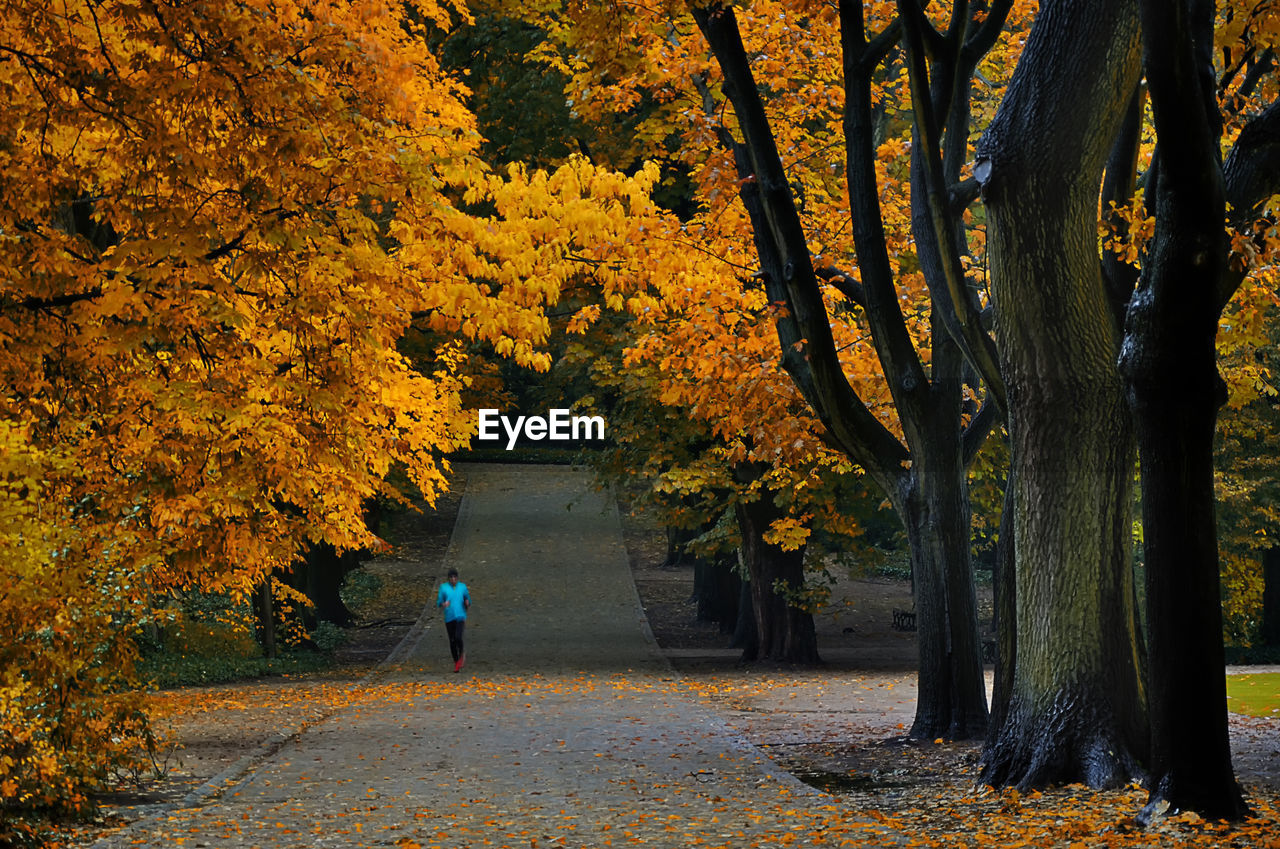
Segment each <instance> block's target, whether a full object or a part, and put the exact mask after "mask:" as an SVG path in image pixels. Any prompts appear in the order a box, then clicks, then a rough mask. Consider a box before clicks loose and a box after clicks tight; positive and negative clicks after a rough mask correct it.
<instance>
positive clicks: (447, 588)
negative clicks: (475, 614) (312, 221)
mask: <svg viewBox="0 0 1280 849" xmlns="http://www.w3.org/2000/svg"><path fill="white" fill-rule="evenodd" d="M446 601H447V602H449V606H448V607H445V608H444V621H446V622H452V621H453V620H455V619H466V618H467V608H468V607H470V606H471V593H469V592H467V585H466V584H464V583H462V582H461V581H459V582H458V583H457V584H456V585H455V584H450V583H449V582H448V581H445V582H444V583H443V584H441V585H440V592H439V594H438V595H437V596H436V607H444V603H445V602H446Z"/></svg>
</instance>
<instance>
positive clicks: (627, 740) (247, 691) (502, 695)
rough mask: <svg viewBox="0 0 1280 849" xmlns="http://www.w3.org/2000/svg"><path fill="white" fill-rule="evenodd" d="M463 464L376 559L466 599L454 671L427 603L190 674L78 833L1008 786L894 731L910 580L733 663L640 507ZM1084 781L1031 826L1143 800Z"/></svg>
mask: <svg viewBox="0 0 1280 849" xmlns="http://www.w3.org/2000/svg"><path fill="white" fill-rule="evenodd" d="M467 472H468V477H469V480H468V484H467V497H466V499H465V500H464V501H463V503H462V506H461V509H460V510H459V511H458V517H457V522H456V526H455V528H454V533H453V536H452V539H451V542H450V544H449V547H448V550H447V552H440V551H437V552H436V555H435V556H431V557H425V558H424V556H423V553H424V552H429V551H431V550H432V548H433V546H434V547H436V548H439V547H440V545H439V544H438V543H433V542H432V539H435V540H437V541H438V540H439V539H440V537H439V534H438V533H437V534H435V536H434V537H433V536H432V534H431V533H428V532H426V531H424V530H423V529H422V528H416V529H415V528H410V529H409V530H410V533H409V534H407V535H404V537H403V538H404V542H405V544H404V545H403V546H402V547H401V549H400V550H399V551H398V553H397V555H396V556H395V557H394V558H392V561H393V562H383V563H382V564H380V568H382V569H383V571H384V572H386V574H387V575H389V576H396V575H398V576H399V577H400V578H402V579H403V581H402V584H403V591H402V595H403V598H402V599H401V600H400V603H401V604H402V605H410V606H412V605H419V604H421V602H422V601H423V598H427V597H430V596H431V594H432V590H431V589H430V588H431V587H434V585H435V583H436V582H438V580H439V579H440V577H442V576H443V572H444V568H445V567H446V565H455V566H457V567H458V568H459V569H460V571H461V572H462V576H463V579H464V580H465V581H466V582H468V583H469V584H470V585H471V587H472V592H473V596H474V598H475V608H474V610H473V614H472V617H471V620H470V623H469V634H468V657H469V663H468V666H467V668H466V669H465V670H464V671H463V672H462V673H461V674H458V675H454V674H453V673H452V671H451V670H452V664H451V662H450V660H449V656H448V649H447V645H446V642H445V638H444V635H443V633H442V632H443V628H442V625H441V624H440V622H439V620H438V618H436V617H435V616H434V614H433V612H431V611H430V610H428V613H427V615H425V616H424V617H423V618H422V619H421V620H419V622H418V623H417V625H416V626H415V628H414V629H413V631H412V632H411V633H410V634H409V636H408V637H407V638H406V639H405V640H404V641H403V642H401V644H400V646H399V648H398V649H396V650H395V651H393V652H392V657H391V660H392V661H393V663H392V664H390V665H386V666H384V667H383V668H382V669H381V670H380V671H379V672H378V673H377V674H375V675H373V676H370V675H366V674H364V672H363V671H362V670H361V669H360V668H359V667H353V668H350V669H346V670H339V671H338V672H337V673H335V674H334V675H331V676H329V677H328V678H327V679H320V680H315V679H311V680H302V681H286V682H259V683H255V684H250V685H241V686H237V687H227V688H211V689H202V690H193V691H188V692H186V693H183V694H181V695H180V696H179V697H178V698H179V699H186V700H188V704H187V705H186V710H185V712H184V713H183V715H184V717H185V719H184V721H185V723H186V724H185V726H183V727H182V728H180V729H179V730H180V735H179V736H181V737H183V739H185V740H187V741H188V743H189V744H190V743H191V742H195V743H196V746H197V750H198V751H197V753H196V757H195V758H194V766H193V767H188V768H186V769H185V770H184V772H183V773H182V774H181V775H179V776H177V778H178V780H176V781H171V782H169V783H168V785H167V787H168V789H167V790H165V791H163V792H161V793H159V794H156V793H152V794H151V795H150V796H149V797H148V798H146V799H140V800H138V804H135V805H132V806H125V807H124V808H121V809H120V811H121V813H122V815H123V816H124V818H125V819H126V820H130V821H132V823H133V824H132V825H130V826H129V827H127V828H125V829H124V830H122V831H119V832H116V833H114V834H111V835H108V836H107V837H104V838H101V839H99V840H98V841H97V842H96V843H93V842H92V841H88V842H87V843H85V844H82V845H88V844H89V843H92V845H93V846H94V847H95V849H108V847H125V846H172V845H184V846H219V847H222V846H225V847H229V848H230V849H237V847H249V846H263V847H274V846H280V847H293V846H298V847H303V846H306V847H312V846H315V847H321V846H403V847H409V848H410V849H412V847H415V846H417V847H425V846H440V847H444V846H468V847H470V846H485V845H488V846H499V847H503V846H505V847H522V849H523V847H534V846H546V845H552V846H569V847H604V846H622V845H648V846H685V845H708V846H720V847H746V846H751V845H756V844H757V843H759V844H762V845H770V846H774V845H779V844H782V843H791V842H794V843H795V844H796V845H818V844H819V843H820V844H822V845H842V841H847V843H844V844H843V845H859V846H860V845H880V844H883V843H890V844H892V843H895V842H896V840H897V838H896V837H895V835H897V834H901V833H903V830H904V829H908V828H909V829H910V830H911V832H912V833H913V834H915V835H917V836H919V835H920V834H931V835H932V834H936V835H938V839H939V840H943V839H945V838H946V835H947V834H951V835H952V836H953V837H954V836H956V835H958V836H959V838H961V839H962V841H963V839H964V837H965V835H966V834H967V833H968V832H969V830H970V829H972V828H973V825H965V824H963V821H962V820H961V819H959V817H961V814H959V813H956V811H958V810H961V809H964V810H967V811H969V814H968V815H970V816H974V817H978V818H979V819H980V820H982V821H991V816H990V815H991V814H993V813H1003V812H1005V811H1006V810H1007V803H1006V802H1005V801H1001V800H999V799H997V800H988V801H986V802H981V801H979V802H977V803H974V802H973V801H972V798H973V776H974V765H975V761H976V757H977V753H978V749H977V746H976V745H974V744H937V743H932V742H925V743H921V742H908V741H904V740H902V739H901V735H902V733H903V731H904V730H905V729H906V727H907V726H909V724H910V721H911V717H912V712H913V709H914V701H915V681H914V674H913V673H912V672H911V671H910V666H911V660H912V657H913V655H914V644H913V642H912V635H910V634H904V633H902V632H894V631H892V630H891V629H890V628H888V622H889V618H890V611H891V608H892V607H894V606H900V605H905V604H906V603H907V600H908V599H909V591H908V589H907V588H906V587H905V585H902V584H895V583H894V582H874V581H870V582H868V581H851V582H847V583H846V584H845V585H843V586H842V587H840V588H839V590H838V593H837V599H839V600H841V601H840V602H839V603H838V605H837V607H836V608H835V612H834V613H831V614H829V615H828V616H826V617H824V618H822V619H820V621H819V634H820V641H821V646H822V651H823V653H824V655H825V656H826V658H827V659H828V661H830V663H829V664H828V666H827V667H826V668H823V669H821V670H814V671H801V670H788V669H760V668H750V669H747V668H742V667H739V666H738V665H737V663H736V652H734V651H731V650H726V649H725V648H724V637H722V636H721V635H720V634H719V633H718V632H717V631H716V629H715V628H714V626H701V625H698V624H697V623H694V622H693V621H692V620H693V613H694V610H693V606H692V605H691V604H690V603H689V602H688V597H689V591H690V589H691V580H692V575H691V573H690V571H689V570H687V569H662V568H660V567H659V566H658V563H659V561H660V559H661V554H660V552H659V551H658V549H659V548H660V535H659V534H657V533H656V531H655V529H653V528H647V529H646V528H644V527H643V526H642V525H639V524H637V523H635V522H632V521H630V520H629V521H628V522H627V533H626V537H625V545H624V542H623V534H622V529H621V527H620V520H619V516H618V514H617V511H616V508H615V507H614V505H613V503H612V502H611V501H610V500H607V499H604V498H602V497H601V496H599V495H598V494H596V493H594V492H593V491H591V489H590V487H589V485H588V477H587V475H586V474H585V473H581V472H577V471H574V470H571V469H567V468H564V467H536V466H523V467H522V466H505V467H497V466H471V467H468V470H467ZM437 530H438V529H437ZM628 556H630V563H628ZM633 578H634V583H633V580H632V579H633ZM636 588H638V589H639V595H640V596H641V598H642V599H643V604H644V607H645V608H647V613H648V615H647V617H646V616H645V611H644V608H642V606H641V604H640V601H641V599H639V598H637V589H636ZM392 618H393V619H394V618H395V617H392ZM650 628H652V630H650ZM393 632H395V629H394V628H390V629H389V630H386V631H385V633H382V634H381V635H380V636H379V637H378V638H377V639H375V640H373V642H374V643H378V641H379V640H381V641H382V643H383V644H384V645H391V644H392V643H393V642H394V641H392V640H390V639H389V636H390V634H391V633H393ZM655 632H656V636H657V642H656V643H655V641H654V636H653V635H654V633H655ZM398 633H401V634H402V633H403V628H401V629H400V631H399V632H398ZM366 642H367V641H366ZM659 645H661V646H662V647H663V650H659ZM377 650H378V649H377V647H376V646H375V647H374V648H372V649H370V648H368V647H367V646H366V647H365V648H362V649H356V651H357V652H360V651H364V652H368V651H377ZM180 712H181V711H180ZM273 721H274V723H275V725H276V728H275V730H274V731H272V730H271V729H270V726H271V725H272V723H273ZM1276 731H1277V723H1275V722H1268V721H1246V720H1243V719H1237V720H1233V739H1234V740H1235V742H1236V744H1237V749H1238V752H1237V766H1238V767H1239V768H1240V774H1241V778H1242V780H1244V781H1245V782H1246V784H1251V785H1253V786H1255V787H1257V786H1262V787H1268V786H1269V787H1272V788H1274V787H1276V786H1277V785H1280V780H1277V775H1278V774H1280V768H1278V767H1280V743H1278V742H1277V740H1278V738H1280V735H1277V734H1276ZM200 735H205V737H204V738H203V739H205V740H206V741H207V742H208V745H207V746H206V747H205V749H204V750H199V746H200V740H201V739H202V738H201V736H200ZM209 735H213V739H210V738H209ZM237 735H238V736H237ZM232 739H238V740H239V741H240V749H236V747H235V746H232V745H230V742H229V741H231V740H232ZM190 754H191V752H190V750H189V751H188V755H190ZM215 773H217V774H216V775H215ZM795 776H800V777H801V778H803V779H804V780H805V781H806V782H808V783H807V784H805V783H802V782H801V781H798V780H797V779H796V777H795ZM815 787H816V788H820V790H823V791H830V792H829V793H828V792H820V791H819V790H818V789H814V788H815ZM1078 794H1079V791H1078V790H1074V789H1067V790H1065V791H1062V794H1059V795H1058V796H1055V797H1050V794H1046V799H1047V801H1046V802H1045V805H1046V806H1047V809H1048V812H1047V813H1046V814H1045V817H1046V819H1045V822H1046V823H1048V824H1047V825H1045V826H1044V829H1045V830H1046V833H1053V834H1057V833H1058V831H1060V830H1061V829H1060V823H1061V817H1060V815H1059V810H1060V809H1061V808H1062V806H1065V805H1069V804H1074V805H1077V806H1082V807H1084V808H1088V809H1092V810H1095V811H1096V810H1101V809H1103V808H1104V807H1105V806H1112V807H1113V808H1116V810H1118V811H1119V813H1114V812H1113V813H1112V814H1111V816H1112V819H1113V820H1114V821H1115V824H1114V828H1115V829H1117V830H1118V831H1119V832H1123V830H1124V828H1125V827H1126V826H1125V825H1124V822H1127V821H1128V820H1129V818H1131V816H1132V809H1134V805H1137V804H1140V801H1139V800H1138V796H1139V795H1140V793H1139V791H1133V792H1131V793H1130V794H1129V796H1130V797H1131V798H1129V799H1127V800H1124V799H1122V800H1120V802H1119V803H1118V802H1117V800H1116V798H1115V797H1107V798H1106V799H1103V800H1102V801H1098V800H1097V799H1095V798H1092V797H1090V798H1088V799H1086V800H1085V801H1083V802H1080V801H1079V800H1078V799H1077V796H1078ZM126 801H127V800H126ZM1117 805H1119V807H1116V806H1117ZM1055 806H1057V807H1055ZM1126 806H1127V807H1126ZM860 811H861V812H862V813H859V812H860ZM886 816H887V817H888V818H887V819H885V817H886ZM876 818H881V820H877V819H876ZM984 818H985V819H984ZM1055 822H1058V823H1059V825H1054V824H1053V823H1055ZM1089 828H1093V829H1095V830H1096V828H1097V826H1096V825H1094V826H1089ZM1055 829H1057V830H1058V831H1055ZM1062 833H1063V834H1066V835H1068V836H1069V832H1062ZM1081 833H1091V832H1088V831H1087V830H1086V831H1084V832H1081ZM1167 836H1168V835H1161V836H1158V837H1157V839H1156V840H1155V843H1153V844H1152V845H1159V844H1162V843H1169V842H1170V841H1167V840H1165V837H1167ZM1063 839H1064V840H1066V838H1065V837H1064V838H1063ZM1042 842H1043V841H1042ZM1053 842H1054V841H1052V840H1051V841H1049V842H1048V843H1046V844H1044V845H1052V844H1053ZM1067 842H1070V841H1069V840H1067ZM927 845H933V844H932V842H929V843H928V844H927ZM1063 845H1066V844H1065V843H1064V844H1063ZM1239 845H1255V844H1253V843H1250V842H1248V841H1245V842H1241V843H1239ZM1259 845H1260V844H1259Z"/></svg>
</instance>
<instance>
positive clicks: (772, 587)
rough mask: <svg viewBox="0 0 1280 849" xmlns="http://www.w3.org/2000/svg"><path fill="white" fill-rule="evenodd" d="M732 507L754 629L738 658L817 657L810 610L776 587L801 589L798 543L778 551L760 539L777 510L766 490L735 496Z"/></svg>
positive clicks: (810, 660) (807, 661)
mask: <svg viewBox="0 0 1280 849" xmlns="http://www.w3.org/2000/svg"><path fill="white" fill-rule="evenodd" d="M736 510H737V514H738V527H739V528H740V529H741V532H742V559H743V562H744V563H745V564H746V567H747V570H748V572H749V573H750V579H749V586H750V590H751V613H752V617H753V618H754V620H755V631H756V638H755V641H754V646H747V647H744V650H743V654H742V659H743V661H745V662H752V661H760V660H770V661H777V662H780V663H794V664H804V665H811V664H817V663H820V662H821V659H820V658H819V657H818V635H817V630H816V629H815V627H814V624H813V615H812V614H811V613H809V612H808V611H805V610H801V609H800V608H799V607H797V606H795V605H794V604H792V603H791V602H790V601H789V600H788V599H787V598H786V596H785V595H783V594H782V593H780V592H779V591H778V590H779V589H782V588H785V589H786V590H790V591H794V592H799V591H801V590H803V588H804V583H805V581H804V548H803V547H801V548H799V549H797V550H795V551H784V550H783V549H782V548H780V547H778V546H776V545H773V544H771V543H768V542H765V540H764V534H765V532H766V531H768V530H769V525H770V524H772V522H773V521H774V519H777V518H779V516H780V513H781V511H779V510H778V508H777V507H775V506H774V505H773V503H772V501H771V500H770V496H769V494H768V493H765V494H764V495H762V497H761V498H760V499H759V500H757V501H753V502H750V503H745V504H744V503H742V502H739V503H738V505H737V507H736ZM742 613H743V614H745V611H742Z"/></svg>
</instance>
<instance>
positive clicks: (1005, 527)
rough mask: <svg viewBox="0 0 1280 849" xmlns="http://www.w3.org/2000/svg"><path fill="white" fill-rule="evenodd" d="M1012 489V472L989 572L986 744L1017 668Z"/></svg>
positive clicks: (1004, 711)
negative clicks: (992, 651)
mask: <svg viewBox="0 0 1280 849" xmlns="http://www.w3.org/2000/svg"><path fill="white" fill-rule="evenodd" d="M1015 491H1016V488H1015V487H1014V483H1013V475H1012V473H1010V475H1009V477H1008V479H1006V481H1005V490H1004V509H1003V510H1001V512H1000V541H999V543H998V544H997V545H996V561H995V566H994V568H993V569H992V574H991V588H992V595H993V601H994V607H995V610H994V611H993V616H992V618H993V619H994V622H993V623H992V624H993V626H994V629H995V632H996V662H995V667H996V668H995V675H994V676H993V677H994V682H993V686H992V688H991V718H990V721H989V723H988V725H987V735H988V736H987V744H988V745H992V744H994V743H995V741H996V738H997V735H998V734H999V732H1000V730H1001V729H1002V728H1003V727H1004V720H1005V717H1007V716H1008V715H1009V701H1010V699H1011V698H1012V697H1013V672H1014V670H1015V669H1016V668H1017V651H1018V615H1017V610H1018V604H1017V602H1018V585H1017V574H1018V573H1017V564H1016V563H1015V562H1014V559H1013V553H1014V531H1013V521H1014V516H1015V515H1017V508H1016V507H1015V506H1014V502H1013V494H1014V492H1015Z"/></svg>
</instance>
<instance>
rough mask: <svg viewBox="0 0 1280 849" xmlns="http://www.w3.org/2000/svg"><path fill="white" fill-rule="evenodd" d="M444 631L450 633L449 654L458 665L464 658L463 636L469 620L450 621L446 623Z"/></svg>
mask: <svg viewBox="0 0 1280 849" xmlns="http://www.w3.org/2000/svg"><path fill="white" fill-rule="evenodd" d="M444 629H445V630H446V631H448V632H449V653H450V654H452V655H453V660H454V662H455V663H456V662H457V660H458V658H460V657H462V635H463V633H465V632H466V630H467V620H465V619H450V620H449V621H448V622H446V623H444Z"/></svg>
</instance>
